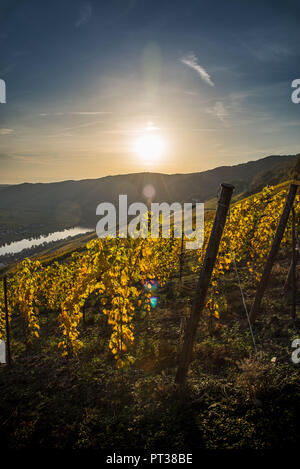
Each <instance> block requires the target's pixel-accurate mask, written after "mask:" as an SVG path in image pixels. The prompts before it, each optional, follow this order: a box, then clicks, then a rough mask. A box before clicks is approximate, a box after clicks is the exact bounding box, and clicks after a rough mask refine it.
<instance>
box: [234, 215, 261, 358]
mask: <svg viewBox="0 0 300 469" xmlns="http://www.w3.org/2000/svg"><path fill="white" fill-rule="evenodd" d="M228 218H229V222H230V206H229V212H228ZM228 241H229V249H230V254H231V259H232V262H233V265H234V270H235V274H236V277H237V280H238V284H239V289H240V292H241V297H242V302H243V306H244V309H245V313H246V317H247V321H248V325H249V330H250V334H251V337H252V342H253V347H254V350H255V353H257V347H256V342H255V337H254V334H253V329H252V326H251V321H250V318H249V313H248V308H247V305H246V301H245V295H244V291H243V288H242V284H241V279H240V276H239V272H238V268H237V265H236V260H235V256H234V255H233V252H232V249H231V242H230V239H229V238H228Z"/></svg>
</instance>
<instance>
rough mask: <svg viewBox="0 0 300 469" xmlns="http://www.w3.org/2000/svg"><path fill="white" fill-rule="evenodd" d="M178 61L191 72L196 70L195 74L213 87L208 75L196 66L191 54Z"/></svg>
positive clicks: (196, 60)
mask: <svg viewBox="0 0 300 469" xmlns="http://www.w3.org/2000/svg"><path fill="white" fill-rule="evenodd" d="M180 61H181V62H182V63H183V64H185V65H187V66H188V67H190V68H192V69H193V70H196V72H197V73H198V74H199V75H200V77H201V79H202V80H203V81H205V82H206V83H207V84H208V85H210V86H215V84H214V82H213V81H212V79H211V77H210V75H209V73H208V72H207V71H206V70H205V68H204V67H202V66H201V65H199V64H198V59H197V57H196V55H195V54H194V53H193V52H191V53H190V54H188V55H185V56H184V57H182V59H181V60H180Z"/></svg>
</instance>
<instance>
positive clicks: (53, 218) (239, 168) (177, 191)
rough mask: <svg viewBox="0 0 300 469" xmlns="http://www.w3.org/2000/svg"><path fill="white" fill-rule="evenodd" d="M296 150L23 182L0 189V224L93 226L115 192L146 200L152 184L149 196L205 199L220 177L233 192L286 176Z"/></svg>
mask: <svg viewBox="0 0 300 469" xmlns="http://www.w3.org/2000/svg"><path fill="white" fill-rule="evenodd" d="M299 157H300V154H298V155H285V156H283V155H272V156H268V157H265V158H262V159H259V160H256V161H249V162H248V163H241V164H238V165H234V166H221V167H218V168H215V169H211V170H207V171H202V172H198V173H189V174H160V173H145V172H144V173H132V174H125V175H116V176H106V177H102V178H99V179H86V180H81V181H63V182H54V183H34V184H33V183H24V184H18V185H13V186H7V187H2V188H1V197H0V224H3V223H5V220H6V219H9V222H10V223H23V224H25V225H26V224H27V223H28V224H30V225H31V226H35V225H36V226H39V225H43V224H47V226H50V225H51V226H52V225H53V226H55V227H57V226H59V227H67V226H71V225H73V226H74V225H80V224H81V225H87V226H95V225H96V222H97V219H98V217H96V214H95V212H96V207H97V205H98V204H99V203H101V202H104V201H105V202H112V203H114V204H118V196H119V194H127V195H128V203H132V202H136V201H144V202H145V201H146V197H145V195H144V194H143V189H144V188H145V186H147V185H152V186H153V188H154V189H155V196H154V197H153V201H165V202H173V201H178V202H191V201H193V200H199V201H202V202H206V201H208V200H210V199H213V198H214V197H216V194H217V191H218V188H219V185H220V183H221V182H227V183H231V184H233V185H234V186H235V197H238V196H239V195H242V194H247V193H252V192H255V190H256V189H257V190H260V186H261V185H262V184H263V185H267V184H269V183H272V184H273V183H278V182H280V181H281V180H284V177H286V176H287V175H288V174H289V171H291V169H292V168H293V167H294V165H295V164H296V161H297V158H299Z"/></svg>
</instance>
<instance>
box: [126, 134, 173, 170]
mask: <svg viewBox="0 0 300 469" xmlns="http://www.w3.org/2000/svg"><path fill="white" fill-rule="evenodd" d="M165 149H166V142H165V140H164V138H163V137H162V136H161V135H159V134H157V133H156V132H155V133H154V132H149V131H148V132H146V133H145V134H143V135H141V136H140V137H138V138H137V139H136V141H135V142H134V151H135V153H136V154H137V155H138V156H139V157H140V158H142V159H143V160H144V161H145V162H147V163H150V164H151V163H154V162H157V161H158V160H159V159H160V158H161V157H162V156H163V154H164V152H165Z"/></svg>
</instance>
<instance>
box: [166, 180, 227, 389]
mask: <svg viewBox="0 0 300 469" xmlns="http://www.w3.org/2000/svg"><path fill="white" fill-rule="evenodd" d="M221 188H222V190H221V194H220V198H219V201H218V207H217V211H216V216H215V220H214V224H213V228H212V230H211V234H210V238H209V242H208V246H207V249H206V253H205V258H204V263H203V267H202V269H201V271H200V274H199V278H198V283H197V287H196V292H195V296H194V299H193V303H192V308H191V314H190V317H189V318H188V321H187V324H186V329H185V335H184V341H183V347H182V351H181V355H180V358H179V366H178V370H177V374H176V377H175V382H176V384H178V385H180V386H181V388H183V386H184V384H185V380H186V375H187V372H188V367H189V364H190V361H191V358H192V351H193V345H194V340H195V336H196V331H197V326H198V323H199V320H200V316H201V313H202V310H203V307H204V304H205V298H206V294H207V290H208V287H209V283H210V279H211V275H212V272H213V268H214V264H215V261H216V257H217V254H218V250H219V245H220V241H221V237H222V233H223V230H224V226H225V223H226V217H227V212H228V209H229V205H230V200H231V196H232V192H233V190H234V186H232V185H230V184H221Z"/></svg>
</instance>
